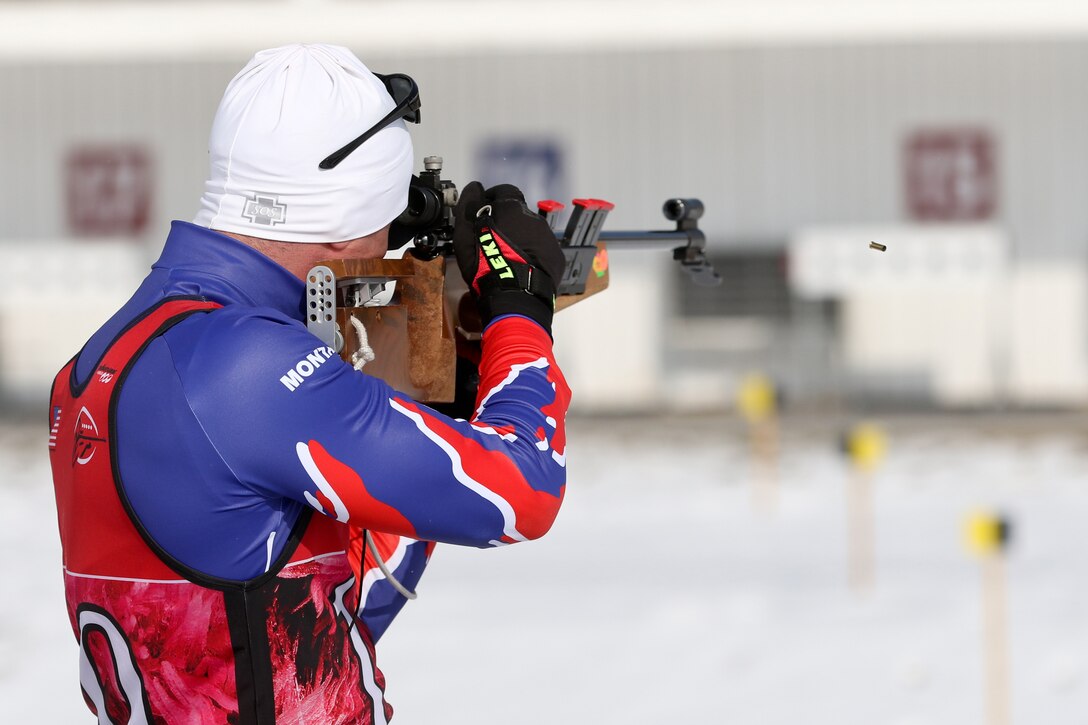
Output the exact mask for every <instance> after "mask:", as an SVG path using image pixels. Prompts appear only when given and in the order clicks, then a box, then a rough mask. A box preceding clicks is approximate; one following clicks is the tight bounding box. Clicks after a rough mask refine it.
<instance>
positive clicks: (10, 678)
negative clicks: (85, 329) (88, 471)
mask: <svg viewBox="0 0 1088 725" xmlns="http://www.w3.org/2000/svg"><path fill="white" fill-rule="evenodd" d="M667 423H668V424H667V425H662V423H661V422H660V421H655V422H653V423H648V422H638V421H633V420H591V419H579V420H574V421H572V424H571V436H570V437H571V441H572V442H571V444H570V447H569V452H568V460H569V461H570V469H571V470H570V483H569V485H568V494H567V501H566V504H565V505H564V509H563V511H562V512H561V513H560V517H559V521H558V522H557V523H556V525H555V527H554V528H553V529H552V531H551V533H550V534H549V535H548V536H547V537H545V538H544V539H543V540H541V541H538V542H533V543H528V544H523V545H518V546H514V547H509V548H506V549H501V550H494V551H476V550H464V549H457V548H455V547H440V548H439V550H438V551H436V553H435V556H434V559H433V560H432V564H431V568H430V570H429V572H428V575H427V576H426V577H425V578H424V581H423V584H422V585H421V587H420V599H419V600H418V601H417V602H414V603H410V604H409V605H408V606H407V607H406V609H405V611H404V612H403V613H402V615H401V617H400V619H399V620H398V621H397V622H396V623H395V624H394V625H393V627H392V628H391V630H390V632H389V633H388V634H387V635H386V637H385V638H384V639H383V640H382V642H381V643H379V647H378V658H379V665H380V666H381V667H382V669H383V670H384V672H385V674H386V677H387V678H388V683H389V684H388V688H387V689H388V695H389V699H390V701H391V702H392V703H393V704H394V707H396V709H397V716H396V718H395V720H394V721H395V722H396V723H399V724H400V725H414V724H421V723H422V724H428V725H429V724H430V723H449V724H456V723H466V724H467V723H472V724H474V725H489V724H491V723H496V724H497V723H518V724H519V725H534V724H537V723H553V722H567V723H660V722H684V723H726V722H728V723H742V724H748V723H752V724H758V725H778V724H782V725H785V724H787V723H788V724H789V725H796V724H797V723H806V725H817V724H822V723H827V724H829V725H832V724H833V725H853V724H857V725H938V724H940V725H945V724H948V725H963V724H965V723H983V722H985V715H984V709H983V662H982V624H981V620H980V613H981V609H982V585H981V578H980V571H981V570H980V566H979V563H978V561H977V560H975V559H973V558H971V557H970V556H969V555H968V554H967V553H966V552H965V550H964V548H963V545H962V543H961V532H962V528H963V520H964V516H965V515H966V513H967V512H968V511H970V510H971V509H973V508H975V507H978V506H995V507H998V508H1000V509H1002V510H1004V511H1006V512H1008V513H1009V514H1010V515H1011V516H1012V518H1013V521H1014V527H1015V531H1014V537H1015V540H1014V546H1013V548H1012V551H1011V555H1010V558H1009V565H1008V583H1009V587H1008V596H1009V599H1008V603H1009V623H1010V626H1009V634H1010V642H1011V645H1010V646H1011V662H1012V668H1013V673H1012V708H1013V719H1012V721H1013V722H1014V723H1018V724H1020V723H1030V724H1045V725H1065V724H1067V723H1068V724H1073V723H1078V724H1083V723H1086V722H1088V614H1086V612H1088V579H1086V578H1085V574H1086V572H1085V566H1084V563H1083V556H1084V552H1086V551H1088V525H1086V522H1088V487H1086V486H1085V482H1086V480H1088V479H1086V475H1085V474H1086V473H1088V445H1086V443H1088V430H1086V429H1085V427H1084V422H1082V421H1080V420H1079V419H1072V418H1068V417H1067V418H1064V419H1060V420H1053V421H1049V422H1047V421H1046V420H1041V421H1032V422H1031V423H1029V424H1023V425H1005V424H1000V423H995V422H994V420H993V419H989V420H983V419H981V418H971V417H968V418H960V419H955V420H953V421H951V422H948V421H947V420H942V419H934V418H931V419H901V420H898V421H892V424H891V425H890V427H889V430H890V440H891V450H890V453H889V456H888V460H887V462H886V465H885V466H884V467H883V468H882V469H881V470H880V472H879V473H878V474H877V475H876V477H875V487H876V488H875V490H876V532H877V572H876V586H875V588H874V589H873V590H872V591H871V592H870V593H869V594H868V595H865V596H862V595H859V594H857V593H856V592H854V591H852V590H851V589H850V587H849V586H848V582H847V572H846V523H845V522H846V515H845V512H846V503H845V490H846V486H845V482H846V478H847V474H846V471H845V467H844V463H843V461H842V459H841V458H840V456H839V454H838V452H837V447H836V445H837V437H838V434H839V430H838V428H836V427H835V426H834V424H830V423H829V424H827V425H826V427H821V424H820V422H819V421H813V420H804V421H794V420H787V421H786V422H785V426H784V434H783V445H782V457H781V461H780V474H779V478H778V480H779V486H778V503H777V506H776V507H775V509H774V510H773V511H768V510H766V509H765V508H763V509H761V508H758V507H756V506H754V505H753V497H752V490H751V481H750V478H751V476H750V466H749V460H748V454H747V443H746V440H745V438H744V435H743V431H742V430H741V429H740V428H738V427H737V426H736V425H735V424H734V423H731V422H730V421H728V420H727V419H725V418H700V419H674V420H669V421H667ZM1073 426H1075V427H1073ZM0 435H2V437H0V472H2V473H3V477H2V479H0V537H2V542H3V546H4V550H5V551H7V552H8V555H7V556H6V557H5V563H4V568H3V572H2V574H3V581H4V585H3V597H0V703H3V710H4V716H3V717H0V720H3V721H4V722H11V723H77V722H88V721H93V720H92V718H91V716H90V714H89V713H88V712H87V711H86V710H84V708H83V704H82V702H81V698H80V696H79V686H78V681H77V674H76V669H77V662H76V647H75V644H74V641H73V640H72V639H71V634H70V632H69V629H68V623H67V619H66V617H65V614H64V609H63V600H62V592H61V578H60V575H59V545H58V542H57V537H56V524H55V518H54V516H55V513H54V505H53V498H52V490H51V486H50V483H49V475H48V464H47V462H46V458H45V436H46V432H45V429H44V427H42V428H39V429H27V428H26V427H22V426H16V425H13V424H6V425H0Z"/></svg>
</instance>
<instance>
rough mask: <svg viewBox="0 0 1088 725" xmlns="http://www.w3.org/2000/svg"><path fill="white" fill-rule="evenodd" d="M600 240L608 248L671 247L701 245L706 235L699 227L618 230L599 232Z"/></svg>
mask: <svg viewBox="0 0 1088 725" xmlns="http://www.w3.org/2000/svg"><path fill="white" fill-rule="evenodd" d="M600 240H601V241H602V242H607V244H608V247H609V249H623V248H625V247H639V248H645V247H650V248H655V249H656V248H660V249H673V248H675V247H680V246H693V247H702V246H703V245H704V244H705V242H706V237H704V236H703V232H702V230H700V229H682V230H671V231H618V232H601V236H600Z"/></svg>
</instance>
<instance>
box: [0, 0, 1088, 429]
mask: <svg viewBox="0 0 1088 725" xmlns="http://www.w3.org/2000/svg"><path fill="white" fill-rule="evenodd" d="M809 5H819V6H820V7H810V6H809ZM293 41H321V42H334V43H341V44H344V45H347V46H349V47H351V48H352V49H353V50H354V51H356V53H357V54H358V55H359V56H360V57H361V58H362V59H363V60H364V62H366V63H367V64H368V65H369V66H370V67H372V68H373V69H375V70H379V71H386V72H388V71H392V70H398V71H404V72H407V73H409V74H411V75H412V76H414V77H415V78H416V79H417V81H418V82H419V85H420V87H421V93H422V99H423V119H424V123H423V124H422V125H421V126H419V127H417V128H413V129H412V133H413V138H414V142H415V148H416V153H417V157H418V159H419V160H420V161H421V160H422V157H423V156H425V155H431V154H438V155H441V156H443V157H444V159H445V169H446V171H447V173H448V175H449V176H450V178H452V179H454V180H456V181H457V182H458V183H464V182H466V181H468V180H470V179H472V178H482V179H484V180H485V181H488V182H495V181H499V180H510V181H513V182H515V183H518V184H520V185H522V186H523V187H524V188H526V189H527V191H528V195H529V196H530V197H533V196H545V195H546V196H556V197H560V198H564V199H569V198H570V197H577V196H592V197H600V198H605V199H609V200H611V201H613V202H615V203H616V210H615V212H613V214H612V216H611V217H610V218H609V220H608V223H607V228H610V229H621V228H642V229H646V228H666V227H667V226H668V222H666V221H665V219H664V218H663V217H662V216H661V212H660V209H661V205H662V202H663V201H664V200H665V199H666V198H668V197H672V196H693V197H699V198H701V199H702V200H703V201H704V203H705V205H706V209H707V211H706V214H705V216H704V218H703V219H702V222H701V224H702V227H703V228H704V229H705V230H706V232H707V235H708V238H709V247H710V250H711V256H712V257H713V258H714V260H715V262H716V264H717V265H718V267H719V269H720V271H721V273H722V275H723V277H724V279H725V284H724V285H723V286H722V287H720V288H715V289H705V288H697V287H692V286H690V285H689V284H688V283H687V282H686V280H684V279H683V278H682V277H681V276H680V274H679V272H677V271H676V270H674V269H673V268H672V263H671V262H670V261H669V258H668V254H667V253H660V252H659V253H656V254H650V253H646V254H643V253H637V252H616V253H614V254H613V255H612V262H611V263H612V285H613V289H612V290H610V291H609V293H607V294H605V295H602V296H600V297H596V298H594V299H592V300H589V301H587V302H585V303H584V304H583V305H580V306H578V307H576V308H574V309H573V310H571V311H569V312H565V313H563V314H562V315H561V316H560V317H559V318H558V320H557V324H556V327H557V340H558V343H559V345H560V351H559V354H560V359H561V360H562V361H563V362H564V368H565V369H566V370H567V372H568V376H569V377H570V378H571V380H572V383H573V387H574V388H575V390H576V391H577V401H576V402H577V404H578V405H580V406H582V409H583V410H589V409H596V410H603V409H610V410H614V409H630V410H639V409H643V408H646V407H649V406H654V405H661V404H664V405H670V406H676V407H721V406H727V405H730V404H731V401H732V398H733V389H734V387H735V381H736V380H737V379H738V378H739V377H740V376H741V375H743V374H744V373H746V372H747V371H749V370H751V369H762V370H765V371H768V372H770V373H771V374H773V375H774V376H775V378H776V379H777V380H778V381H779V382H780V384H781V385H782V386H783V389H784V392H785V396H786V399H787V400H791V401H795V402H799V403H807V404H837V403H840V402H841V403H847V404H849V403H852V402H853V403H856V402H859V401H861V402H867V403H868V402H872V403H875V402H888V403H897V404H906V405H942V406H960V407H964V406H966V407H980V406H981V407H988V406H994V405H1001V406H1005V405H1020V406H1055V405H1057V406H1077V407H1079V406H1082V405H1084V404H1085V403H1086V402H1088V332H1086V328H1088V277H1086V272H1088V267H1086V264H1085V251H1086V243H1088V205H1086V204H1085V203H1084V201H1083V200H1084V197H1085V195H1086V191H1088V131H1086V130H1085V129H1088V97H1086V96H1085V94H1084V93H1083V88H1084V87H1085V86H1086V85H1088V10H1081V9H1078V8H1075V7H1069V4H1067V3H1058V2H1036V3H1032V2H1026V1H1025V2H1005V3H997V4H995V3H981V2H961V3H958V4H956V3H952V4H949V3H937V2H915V3H910V4H902V5H898V4H888V3H873V2H866V1H865V0H854V1H853V2H847V1H842V2H839V3H836V4H833V5H826V4H822V3H821V4H801V3H792V2H770V3H768V2H764V3H755V2H741V1H739V0H732V1H730V2H716V3H711V2H702V1H695V0H682V1H680V2H676V3H671V4H670V5H669V9H668V11H667V12H665V11H664V10H663V9H662V8H661V7H660V6H659V5H652V4H650V3H646V2H634V3H630V2H625V3H621V2H618V1H613V0H609V1H607V2H598V3H574V2H558V3H549V4H548V5H547V6H538V5H536V4H532V3H517V4H513V3H500V2H497V1H488V2H485V1H482V0H481V1H479V2H452V0H451V1H448V2H445V3H438V2H431V1H423V0H418V1H415V2H400V3H371V2H361V1H360V2H331V1H330V2H321V1H319V0H310V1H309V2H304V1H298V2H287V1H281V2H275V1H272V0H269V1H266V2H255V1H254V2H249V1H246V0H236V1H235V2H229V3H202V2H178V1H175V2H156V3H140V4H136V3H129V4H118V3H103V2H91V1H89V0H87V1H84V2H77V1H73V2H66V3H60V2H58V3H54V2H41V3H29V2H0V260H2V261H3V263H4V264H5V265H6V266H7V267H8V268H9V270H10V272H9V278H8V279H9V283H8V284H7V285H5V286H4V288H3V289H2V290H0V391H2V393H3V396H4V398H5V399H6V400H7V401H8V402H9V403H10V402H13V401H15V402H40V401H43V400H44V399H45V397H46V395H47V386H48V383H49V380H50V379H51V377H52V373H53V371H54V370H55V369H57V368H58V367H59V366H60V365H61V364H63V362H64V360H65V359H67V358H68V357H69V356H71V355H72V354H74V353H75V351H76V348H77V347H78V345H79V344H80V343H81V342H82V340H83V339H84V338H85V337H86V336H87V334H89V332H90V331H92V330H93V329H94V328H95V327H96V326H97V325H98V324H100V323H101V321H102V320H103V319H104V318H105V317H106V316H107V315H108V314H109V312H110V311H112V309H113V308H115V307H116V306H117V305H119V304H120V303H121V302H123V300H124V299H125V298H127V296H128V294H129V293H130V292H131V290H132V289H133V288H134V287H135V285H136V284H137V283H138V281H139V279H140V278H141V277H142V275H143V270H144V269H145V268H146V266H147V264H148V263H149V262H150V261H151V260H153V259H154V258H155V256H156V255H157V252H158V249H159V246H160V245H161V242H162V239H163V238H164V236H165V234H166V231H167V229H168V224H169V221H170V220H171V219H186V220H187V219H190V218H191V217H192V215H193V213H194V212H195V210H196V203H197V200H198V198H199V195H200V192H201V188H202V183H203V180H204V177H205V172H206V154H205V150H206V147H207V146H206V140H207V133H208V129H209V125H210V122H211V119H212V116H213V114H214V112H215V108H216V105H217V103H218V100H219V97H220V95H221V93H222V91H223V88H224V86H225V85H226V83H227V82H228V81H229V80H230V78H231V77H232V76H233V74H234V73H235V72H237V70H238V69H239V68H240V67H241V66H242V65H243V64H244V63H245V61H246V60H247V59H248V57H249V56H250V55H251V54H252V53H253V52H254V51H256V50H258V49H260V48H263V47H269V46H273V45H277V44H282V43H286V42H293ZM330 150H331V149H330ZM870 240H872V241H878V242H881V243H883V244H885V245H886V246H887V247H888V249H887V251H886V252H880V251H875V250H872V249H870V248H869V247H868V243H869V241H870Z"/></svg>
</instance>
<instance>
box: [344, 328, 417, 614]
mask: <svg viewBox="0 0 1088 725" xmlns="http://www.w3.org/2000/svg"><path fill="white" fill-rule="evenodd" d="M348 319H349V320H351V326H352V327H354V328H355V334H356V335H357V336H358V337H359V348H358V349H357V350H356V351H355V352H353V353H351V365H352V367H354V368H355V369H356V370H360V371H361V370H362V369H363V367H364V366H365V365H366V364H367V363H368V362H373V361H374V348H372V347H370V341H369V340H368V339H367V335H366V327H364V326H363V321H362V320H360V319H359V318H358V317H356V316H355V315H350V316H349V317H348ZM363 539H364V540H365V541H366V547H367V548H368V549H370V553H371V554H372V555H373V556H374V561H375V562H377V564H378V568H379V569H380V570H381V572H382V574H383V575H384V576H385V579H386V581H388V582H389V583H390V584H391V585H392V586H393V588H394V589H396V590H397V593H398V594H400V595H401V596H402V597H404V598H405V599H415V598H416V597H417V596H419V595H417V594H416V593H415V592H413V591H411V590H410V589H408V587H406V586H404V585H403V584H401V583H400V581H399V580H398V579H397V578H396V577H395V576H393V572H391V571H389V567H388V566H386V565H385V560H384V559H382V557H381V554H379V553H378V547H377V545H376V544H375V543H374V539H373V537H371V536H370V530H369V529H364V530H363Z"/></svg>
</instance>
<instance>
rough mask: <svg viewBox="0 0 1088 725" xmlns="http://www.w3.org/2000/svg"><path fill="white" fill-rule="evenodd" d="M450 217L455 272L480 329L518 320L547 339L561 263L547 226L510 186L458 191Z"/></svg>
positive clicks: (475, 185)
mask: <svg viewBox="0 0 1088 725" xmlns="http://www.w3.org/2000/svg"><path fill="white" fill-rule="evenodd" d="M454 215H455V222H454V234H453V247H454V252H455V253H456V254H457V266H458V267H460V269H461V276H462V277H464V278H465V282H467V283H468V286H469V289H471V290H472V293H473V294H474V295H475V297H476V303H477V305H478V306H479V308H480V318H481V321H482V322H483V325H484V327H486V326H487V323H489V322H490V321H491V320H492V319H494V318H495V317H498V316H499V315H509V314H515V315H524V316H525V317H528V318H530V319H532V320H534V321H535V322H537V323H539V324H540V325H541V327H543V328H544V329H545V330H547V331H548V334H549V335H550V334H551V332H552V314H553V312H554V309H555V280H557V279H561V278H562V276H563V268H564V267H565V266H566V259H565V258H564V256H563V252H562V250H561V249H560V248H559V242H558V241H557V240H556V238H555V234H554V233H553V232H552V230H551V228H550V227H549V226H548V223H547V222H545V221H544V219H542V218H541V217H540V215H538V214H534V213H533V212H531V211H529V208H528V207H527V206H525V197H524V196H522V194H521V191H519V190H518V188H517V187H516V186H511V185H510V184H502V185H500V186H493V187H492V188H490V189H488V190H487V191H484V187H483V186H482V185H481V184H480V183H479V182H478V181H473V182H472V183H471V184H469V185H468V186H466V187H465V188H464V189H463V190H462V191H461V197H460V199H459V200H458V202H457V208H456V209H455V210H454Z"/></svg>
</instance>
